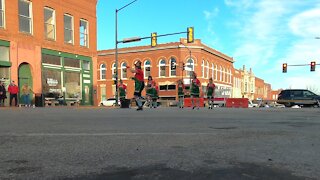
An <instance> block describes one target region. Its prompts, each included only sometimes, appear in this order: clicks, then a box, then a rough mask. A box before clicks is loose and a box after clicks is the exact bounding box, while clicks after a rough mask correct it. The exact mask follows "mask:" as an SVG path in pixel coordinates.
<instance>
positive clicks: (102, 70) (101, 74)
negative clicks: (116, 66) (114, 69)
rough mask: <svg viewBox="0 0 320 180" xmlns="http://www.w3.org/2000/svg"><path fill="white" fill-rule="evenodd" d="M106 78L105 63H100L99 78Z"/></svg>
mask: <svg viewBox="0 0 320 180" xmlns="http://www.w3.org/2000/svg"><path fill="white" fill-rule="evenodd" d="M105 79H106V65H105V64H101V65H100V80H105Z"/></svg>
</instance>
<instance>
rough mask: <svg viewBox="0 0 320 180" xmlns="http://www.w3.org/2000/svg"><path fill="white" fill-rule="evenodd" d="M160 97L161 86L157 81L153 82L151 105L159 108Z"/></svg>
mask: <svg viewBox="0 0 320 180" xmlns="http://www.w3.org/2000/svg"><path fill="white" fill-rule="evenodd" d="M158 98H159V87H158V86H157V83H156V82H155V81H153V82H152V86H151V106H150V108H157V106H158V104H157V100H158Z"/></svg>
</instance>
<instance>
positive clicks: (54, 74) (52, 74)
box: [42, 68, 62, 98]
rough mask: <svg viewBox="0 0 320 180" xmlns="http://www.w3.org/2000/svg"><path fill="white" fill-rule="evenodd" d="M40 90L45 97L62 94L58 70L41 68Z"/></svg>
mask: <svg viewBox="0 0 320 180" xmlns="http://www.w3.org/2000/svg"><path fill="white" fill-rule="evenodd" d="M42 91H43V94H44V96H45V97H47V98H58V97H61V96H62V89H61V71H60V70H55V69H46V68H43V69H42Z"/></svg>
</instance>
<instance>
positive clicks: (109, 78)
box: [96, 39, 234, 102]
mask: <svg viewBox="0 0 320 180" xmlns="http://www.w3.org/2000/svg"><path fill="white" fill-rule="evenodd" d="M190 51H191V58H190ZM118 52H119V57H118V62H119V66H118V72H119V79H122V80H123V81H124V83H125V84H127V86H128V89H127V97H128V98H132V97H133V90H134V83H133V81H132V80H131V79H130V77H132V76H133V75H132V73H131V72H126V68H125V67H126V66H127V65H129V66H131V67H133V65H134V63H135V62H136V61H138V60H140V61H141V62H142V69H143V71H144V76H145V79H147V77H148V75H151V76H152V77H153V79H154V80H155V81H156V82H157V83H158V85H159V88H160V93H159V95H160V99H172V100H173V99H176V96H177V91H176V82H177V80H179V79H183V81H184V83H185V85H186V86H187V88H188V85H189V84H190V71H193V70H194V71H195V72H196V73H197V75H198V78H199V80H200V82H201V84H202V90H203V92H205V91H206V88H205V87H206V85H207V83H208V81H209V78H210V77H212V78H213V79H214V82H215V84H216V85H217V92H216V94H217V96H220V97H231V96H232V79H233V78H232V72H233V70H234V68H233V62H234V61H233V59H232V58H231V57H229V56H227V55H225V54H223V53H221V52H218V51H216V50H214V49H212V48H210V47H208V46H206V45H205V44H203V43H201V41H200V40H195V42H194V43H187V42H186V39H180V41H179V42H172V43H167V44H159V45H157V46H156V47H150V46H137V47H130V48H121V49H119V51H118ZM114 59H115V51H114V49H111V50H103V51H99V52H98V62H97V72H96V73H97V74H98V82H97V85H98V86H97V92H98V96H97V97H98V100H97V101H98V102H100V101H101V100H102V99H106V98H110V97H114V96H115V85H114V78H113V77H114V76H113V74H115V60H114ZM172 64H176V68H175V69H174V68H172ZM183 64H185V70H183V68H182V66H183Z"/></svg>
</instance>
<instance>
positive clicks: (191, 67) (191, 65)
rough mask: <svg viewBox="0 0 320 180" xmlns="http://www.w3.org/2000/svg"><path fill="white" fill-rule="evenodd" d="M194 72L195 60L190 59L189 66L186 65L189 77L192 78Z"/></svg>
mask: <svg viewBox="0 0 320 180" xmlns="http://www.w3.org/2000/svg"><path fill="white" fill-rule="evenodd" d="M192 71H194V61H193V59H188V61H187V64H186V73H187V76H191V72H192Z"/></svg>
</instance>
